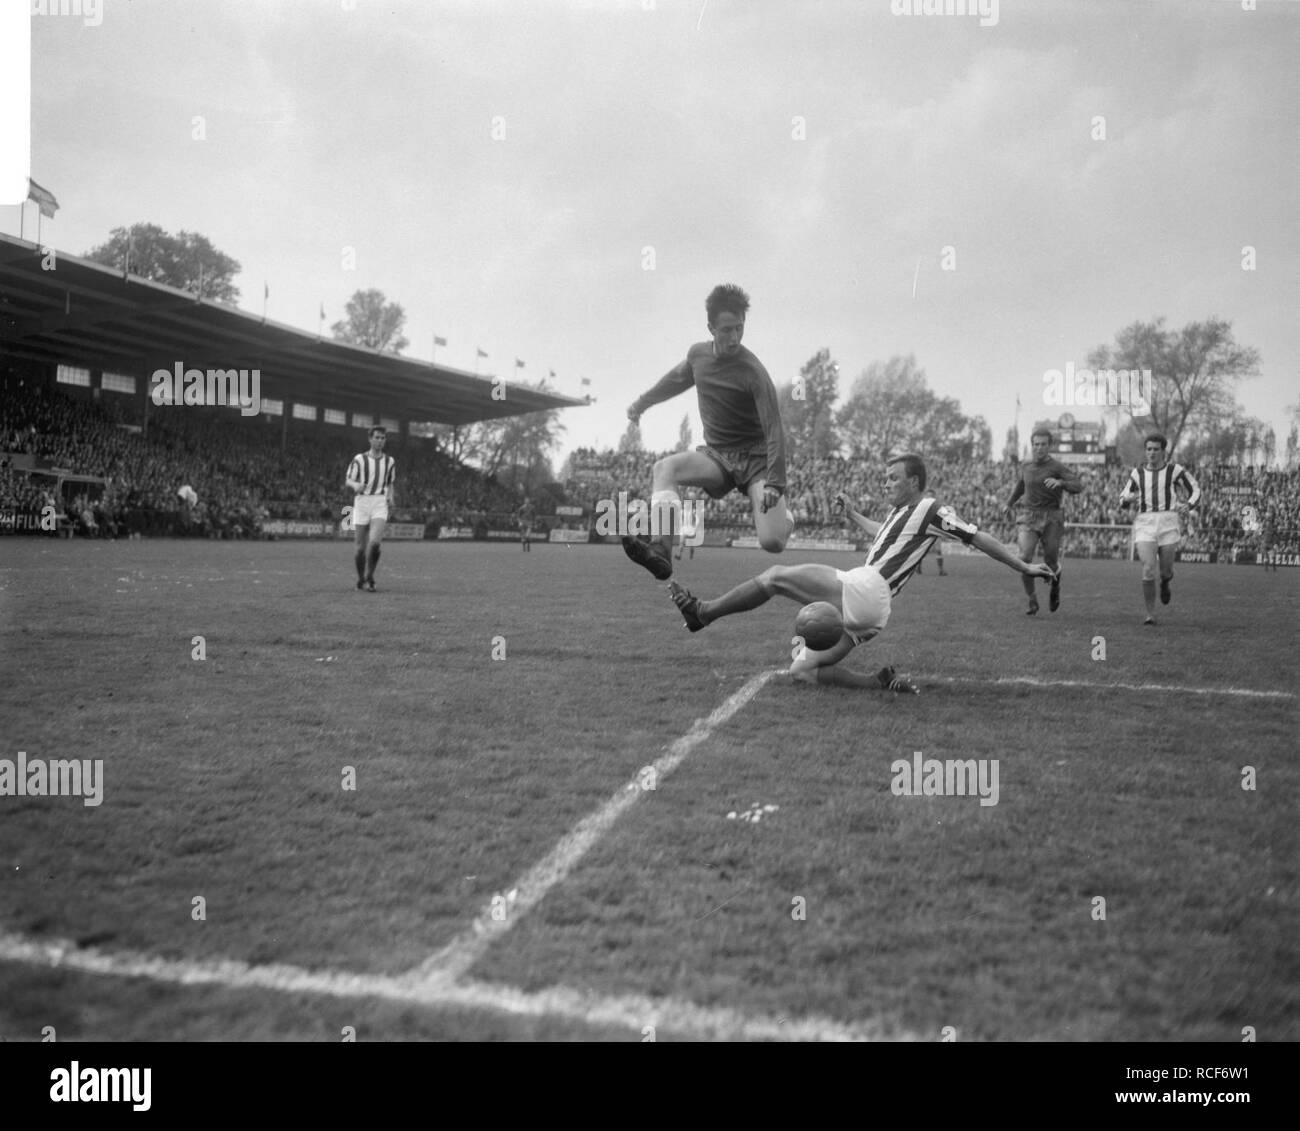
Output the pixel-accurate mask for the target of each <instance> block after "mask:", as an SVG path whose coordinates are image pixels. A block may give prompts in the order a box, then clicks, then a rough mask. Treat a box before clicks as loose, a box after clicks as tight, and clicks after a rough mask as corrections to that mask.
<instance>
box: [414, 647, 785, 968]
mask: <svg viewBox="0 0 1300 1131" xmlns="http://www.w3.org/2000/svg"><path fill="white" fill-rule="evenodd" d="M779 670H780V669H773V670H771V671H766V672H761V673H760V674H758V675H756V676H754V677H753V678H752V679H751V680H749V681H748V682H747V683H746V684H745V685H744V686H743V687H742V688H740V690H739V691H737V692H735V693H734V694H733V695H732V696H731V697H730V698H729V699H727V700H726V702H724V703H723V704H722V705H721V706H720V707H718V708H717V709H716V710H715V711H714V712H713V713H712V714H711V715H709V716H708V718H705V719H696V720H695V722H694V724H693V725H692V726H691V729H690V730H689V731H687V733H686V734H684V735H682V737H681V738H678V739H677V740H676V741H675V742H674V743H673V744H672V746H670V747H669V748H668V752H667V753H666V754H664V755H663V756H662V757H661V758H659V759H658V761H656V762H653V763H651V766H650V769H651V770H652V771H653V773H654V776H655V781H656V783H658V782H659V781H660V780H662V779H663V778H665V777H667V776H668V775H669V774H670V773H672V772H673V770H675V769H676V768H677V767H678V766H679V765H681V763H682V760H683V759H684V758H685V757H686V755H687V754H689V753H690V752H691V750H693V749H694V748H695V747H696V746H698V745H699V744H700V743H701V742H703V741H704V740H705V739H706V738H708V737H709V735H711V734H712V733H713V732H714V731H715V730H716V729H717V728H718V727H720V726H722V724H723V723H725V722H726V721H727V720H728V719H730V718H731V717H732V715H734V714H735V713H736V712H737V711H739V710H740V709H741V708H742V707H744V706H745V705H746V704H747V703H749V701H750V700H751V699H753V698H754V696H755V695H757V694H758V693H759V691H761V690H762V688H763V687H764V685H766V684H767V683H768V681H769V680H771V679H772V678H774V677H775V676H776V675H777V674H778V673H779ZM642 773H644V770H640V771H638V774H637V777H636V778H633V780H632V781H630V782H628V783H627V784H626V785H624V786H622V787H621V788H620V789H619V791H618V792H617V793H615V794H614V796H613V797H611V798H610V799H609V800H608V801H606V802H605V804H604V805H602V806H601V807H600V808H599V809H597V810H596V811H595V812H594V813H590V814H588V815H587V816H586V817H584V818H583V819H582V820H581V821H579V822H578V823H577V824H576V825H574V826H573V828H571V829H570V830H569V831H568V832H567V833H566V834H565V835H564V836H563V837H562V838H561V839H560V842H559V843H558V844H557V845H556V846H555V847H554V848H553V849H551V851H550V852H548V853H547V854H546V856H544V857H543V858H542V859H541V860H540V861H538V862H537V863H536V864H534V865H533V866H532V867H531V868H529V869H528V871H527V872H525V873H524V874H523V875H522V876H520V877H519V879H517V880H516V881H515V882H514V883H513V884H509V885H507V887H506V889H505V893H504V894H498V895H495V896H493V898H492V900H491V902H489V903H488V904H487V905H486V906H485V907H483V908H481V909H480V911H479V913H478V915H476V916H475V918H474V921H473V922H472V923H470V925H469V926H468V927H467V928H466V929H465V930H463V931H461V932H460V934H458V935H457V936H456V937H455V938H454V939H452V940H451V942H449V943H447V945H446V946H444V947H442V948H441V949H440V950H438V951H437V952H436V953H435V954H433V955H432V956H431V957H429V958H428V959H426V960H425V961H424V962H422V963H421V964H420V965H419V966H417V967H416V968H415V969H414V970H413V971H411V974H412V975H413V976H414V977H417V978H426V979H431V980H435V981H439V982H443V983H447V984H450V983H451V982H453V981H455V980H456V979H457V978H460V977H461V976H462V975H464V974H465V973H466V972H467V971H468V970H469V969H470V968H471V967H472V966H473V965H474V964H475V963H476V962H477V961H478V960H479V959H480V958H481V957H482V956H483V953H484V952H485V951H486V950H487V949H488V947H490V946H491V945H492V944H493V943H494V942H495V941H496V940H497V939H498V938H500V937H501V936H502V935H503V934H505V932H506V931H508V930H509V929H510V928H511V927H513V926H514V925H515V924H516V923H517V922H518V921H519V920H520V919H522V918H523V917H524V915H525V914H527V913H528V912H529V911H530V910H532V908H534V907H535V906H537V904H538V903H540V902H541V900H542V898H543V897H544V896H545V895H546V893H547V892H548V891H550V890H551V888H553V887H554V886H555V885H556V884H558V883H559V882H560V881H561V880H563V879H564V878H565V877H566V876H567V875H568V874H569V872H571V871H572V870H573V868H574V866H575V865H576V864H577V863H578V861H579V860H581V859H582V858H583V856H585V855H586V854H587V853H588V852H589V851H590V850H591V848H592V847H593V846H594V845H595V844H596V842H597V841H599V840H600V838H601V837H603V836H604V835H605V834H606V833H607V832H608V831H609V830H610V829H611V828H612V827H613V825H614V822H615V821H617V820H618V819H619V817H621V816H622V815H623V814H624V813H626V812H627V810H628V809H630V808H631V807H632V806H633V805H635V804H636V802H637V801H638V800H639V799H640V797H641V796H642V794H644V793H646V792H647V791H646V790H645V789H643V788H642V785H641V782H640V780H639V779H640V776H641V774H642Z"/></svg>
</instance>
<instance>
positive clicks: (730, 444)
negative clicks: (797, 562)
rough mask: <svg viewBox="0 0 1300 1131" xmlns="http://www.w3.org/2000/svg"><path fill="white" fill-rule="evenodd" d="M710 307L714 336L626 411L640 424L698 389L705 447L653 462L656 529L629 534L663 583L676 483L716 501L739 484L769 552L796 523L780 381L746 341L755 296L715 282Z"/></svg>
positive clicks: (633, 548) (675, 517)
mask: <svg viewBox="0 0 1300 1131" xmlns="http://www.w3.org/2000/svg"><path fill="white" fill-rule="evenodd" d="M704 308H705V312H706V314H707V315H708V327H709V334H710V335H711V336H712V340H711V341H707V342H699V343H697V344H696V345H693V346H691V348H690V349H689V350H687V351H686V359H685V360H684V361H683V362H681V363H680V364H679V365H677V366H675V367H674V368H673V369H671V370H670V371H669V372H668V373H667V374H665V375H664V377H663V378H662V379H661V380H660V381H659V383H658V384H656V385H655V386H654V388H652V389H650V391H649V392H647V393H644V394H642V395H641V396H640V397H638V398H637V399H636V400H635V401H634V402H633V403H632V406H631V408H629V409H628V410H627V416H628V419H629V420H631V421H632V423H633V424H636V423H637V422H638V421H639V420H640V419H641V414H642V413H643V412H645V410H646V409H648V408H649V407H650V406H651V405H657V404H660V403H661V402H663V401H666V400H669V399H671V398H672V397H675V396H677V394H678V393H684V392H685V391H686V390H687V389H689V388H690V387H691V386H692V385H694V386H695V390H696V392H697V394H698V395H699V405H700V421H701V423H702V424H703V425H704V445H703V446H701V447H700V448H698V449H696V450H695V451H693V452H678V453H676V454H675V455H671V456H666V457H665V458H663V459H661V460H659V461H658V462H657V463H656V464H655V466H654V483H653V488H652V491H653V493H652V494H651V496H650V509H651V514H652V516H653V517H654V519H657V520H658V522H657V525H658V530H657V531H656V532H655V533H652V534H650V535H643V536H641V537H629V536H624V538H623V549H624V550H625V551H626V553H627V556H628V557H629V558H631V559H632V560H633V561H634V562H636V563H637V564H638V565H642V566H645V568H646V569H648V570H649V571H650V572H651V573H652V574H654V576H655V578H656V579H658V580H659V581H667V580H668V578H670V577H672V575H673V563H672V544H673V535H674V533H676V532H677V531H680V529H681V510H682V501H681V496H680V495H678V493H677V488H678V487H703V488H704V490H705V491H706V492H707V493H708V495H709V496H710V497H711V498H714V499H721V498H723V497H724V496H726V495H728V494H729V493H730V492H731V491H733V490H736V491H739V492H741V494H743V495H747V496H748V497H749V501H750V503H751V505H752V506H753V508H754V526H755V528H756V529H757V531H758V543H759V545H760V546H762V547H763V549H765V550H767V551H768V553H772V554H779V553H780V552H781V551H782V550H784V549H785V544H786V541H787V540H788V539H789V537H790V531H791V530H792V529H793V528H794V521H793V520H792V519H791V517H790V511H789V509H788V508H787V507H786V504H785V500H784V499H783V498H782V497H781V496H782V495H783V494H784V493H785V487H786V482H785V431H784V429H783V428H782V425H781V411H780V405H779V403H778V401H777V395H776V386H774V385H773V384H772V378H771V377H769V376H768V374H767V370H766V369H764V368H763V363H762V362H761V361H759V360H758V358H756V357H755V356H754V355H753V354H752V353H750V352H749V350H747V349H746V348H745V347H744V346H742V345H741V344H740V339H741V338H742V337H743V336H744V333H745V315H746V313H747V312H748V310H749V296H748V295H747V294H745V292H744V291H742V290H741V289H740V288H739V287H737V286H735V285H734V284H732V283H726V284H723V285H721V286H717V287H714V288H713V290H712V292H710V294H709V297H708V298H707V299H706V300H705V303H704ZM665 526H667V527H668V529H667V530H665V529H664V527H665Z"/></svg>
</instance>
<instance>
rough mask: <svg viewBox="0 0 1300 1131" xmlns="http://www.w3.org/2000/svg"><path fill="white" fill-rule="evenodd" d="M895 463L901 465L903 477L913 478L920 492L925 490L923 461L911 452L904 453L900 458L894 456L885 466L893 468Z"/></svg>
mask: <svg viewBox="0 0 1300 1131" xmlns="http://www.w3.org/2000/svg"><path fill="white" fill-rule="evenodd" d="M896 463H901V464H902V465H903V475H904V477H906V478H908V479H910V478H912V477H913V476H915V477H916V485H917V487H918V488H919V489H920V490H922V491H924V490H925V460H923V459H922V458H921V457H920V456H918V455H914V454H913V453H911V452H906V453H904V454H903V455H901V456H894V457H893V458H892V459H890V460H888V461H887V462H886V463H885V466H886V467H893V466H894V464H896Z"/></svg>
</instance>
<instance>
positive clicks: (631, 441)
mask: <svg viewBox="0 0 1300 1131" xmlns="http://www.w3.org/2000/svg"><path fill="white" fill-rule="evenodd" d="M618 450H619V451H620V452H639V451H642V450H643V449H642V447H641V426H640V425H639V424H633V423H632V421H630V420H629V421H628V422H627V431H626V432H624V433H623V438H622V439H621V440H619V442H618Z"/></svg>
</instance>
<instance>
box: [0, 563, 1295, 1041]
mask: <svg viewBox="0 0 1300 1131" xmlns="http://www.w3.org/2000/svg"><path fill="white" fill-rule="evenodd" d="M0 546H2V548H0V553H2V554H3V558H0V602H2V605H0V627H2V628H3V637H2V639H0V684H2V686H3V689H4V690H3V699H4V710H3V722H2V723H0V729H2V730H3V743H2V744H0V758H5V759H9V760H11V761H14V760H16V758H17V755H18V752H19V751H23V752H25V754H26V756H27V759H28V760H29V762H30V761H31V760H33V759H45V760H48V761H52V760H55V759H66V758H82V759H102V761H103V776H102V780H103V799H102V804H100V805H97V806H87V805H84V804H83V802H82V799H80V798H77V797H31V796H0V1037H3V1038H5V1039H8V1040H39V1039H40V1036H41V1032H42V1029H43V1028H44V1027H46V1026H53V1027H55V1029H56V1031H57V1033H58V1039H59V1040H76V1039H98V1040H134V1039H154V1040H157V1039H162V1040H174V1039H186V1040H195V1039H221V1040H243V1039H266V1038H270V1039H313V1040H331V1041H336V1040H338V1039H339V1034H340V1031H341V1030H342V1029H343V1027H345V1026H353V1027H355V1028H356V1030H357V1033H358V1035H359V1036H360V1037H362V1038H364V1039H369V1040H384V1039H391V1040H410V1039H575V1040H591V1039H596V1040H630V1041H641V1040H643V1039H645V1038H646V1036H647V1034H648V1030H647V1028H646V1027H647V1026H653V1027H654V1030H655V1034H654V1035H655V1038H656V1039H658V1040H665V1039H673V1038H698V1037H723V1038H726V1037H731V1038H742V1039H743V1038H746V1037H754V1036H758V1037H763V1036H774V1037H783V1036H787V1035H789V1036H812V1037H818V1036H845V1035H848V1036H867V1037H870V1036H881V1037H885V1038H918V1039H925V1040H938V1039H939V1038H940V1035H941V1033H942V1032H943V1030H944V1029H945V1027H952V1028H953V1029H955V1030H956V1033H957V1036H958V1039H960V1040H967V1039H970V1040H1085V1041H1102V1040H1173V1041H1206V1040H1227V1041H1239V1040H1240V1039H1241V1030H1242V1028H1243V1027H1244V1026H1253V1027H1254V1028H1255V1030H1256V1032H1257V1034H1258V1039H1260V1040H1295V1039H1297V1037H1298V1036H1300V1032H1298V1031H1297V1016H1298V1013H1300V1010H1298V1004H1300V963H1298V961H1297V957H1296V947H1295V940H1296V938H1297V937H1300V916H1298V915H1297V867H1298V862H1300V857H1298V854H1297V839H1296V808H1295V805H1296V797H1297V796H1298V795H1300V789H1298V786H1300V772H1298V771H1297V766H1296V745H1297V744H1296V737H1297V727H1296V723H1297V703H1296V699H1295V694H1296V690H1297V688H1296V683H1297V679H1296V665H1295V658H1294V657H1295V638H1296V625H1297V615H1296V614H1297V604H1298V603H1300V602H1298V600H1297V597H1298V594H1300V584H1298V583H1300V575H1297V574H1296V573H1295V572H1286V571H1284V572H1281V573H1265V572H1263V571H1262V570H1259V569H1248V568H1244V567H1243V568H1230V567H1217V566H1197V565H1181V566H1179V567H1178V572H1177V575H1176V577H1175V581H1174V602H1173V604H1172V605H1171V606H1169V608H1167V609H1162V610H1160V611H1159V612H1160V616H1161V623H1160V625H1159V626H1158V627H1156V628H1154V629H1152V628H1144V627H1143V626H1142V624H1141V613H1142V606H1141V595H1140V587H1139V581H1138V567H1137V566H1136V565H1135V564H1127V563H1117V562H1092V561H1073V560H1068V561H1067V572H1066V575H1065V590H1064V604H1063V607H1062V609H1061V611H1060V612H1059V613H1057V614H1055V615H1051V614H1049V613H1048V611H1047V608H1046V601H1045V600H1044V602H1043V611H1042V613H1041V614H1040V615H1039V616H1038V617H1035V618H1028V617H1025V616H1024V615H1023V612H1022V604H1023V595H1022V593H1021V589H1020V584H1019V581H1018V579H1017V578H1016V577H1015V576H1013V575H1012V573H1011V572H1010V571H1008V570H1007V569H1005V567H1002V566H999V565H997V564H996V563H993V562H991V561H988V560H986V559H983V558H971V557H952V558H950V559H949V571H950V576H948V577H944V578H940V577H937V576H935V575H934V573H933V567H932V566H931V565H928V564H927V570H926V573H925V574H924V575H922V576H919V577H915V578H913V580H912V581H911V582H910V583H909V584H908V586H907V588H906V589H905V590H904V591H903V593H902V594H901V595H900V596H899V598H898V599H897V600H896V601H895V603H894V613H893V619H892V620H891V622H890V625H889V627H888V628H887V629H886V630H885V632H884V633H883V634H882V635H881V636H880V637H879V638H877V639H876V640H875V641H873V642H872V643H871V644H869V645H867V646H866V647H865V648H864V649H861V650H860V651H859V654H857V655H854V656H851V657H850V658H849V661H848V664H849V666H851V667H855V668H856V669H857V670H864V671H875V670H876V669H877V668H878V667H879V666H880V665H881V664H883V663H886V662H888V663H893V664H895V665H897V667H898V669H899V671H900V672H907V673H911V674H912V676H913V677H914V679H916V681H917V682H918V683H919V685H920V686H921V689H922V694H921V695H920V696H915V697H913V696H894V695H891V694H887V693H884V692H859V691H848V690H839V689H820V688H809V687H805V686H801V685H793V684H792V683H791V682H790V681H789V679H788V678H786V677H784V676H782V675H771V676H769V677H767V678H766V679H764V678H762V677H763V675H764V673H770V672H773V671H775V670H776V669H778V668H781V667H782V666H783V664H788V661H789V655H790V637H791V629H792V624H793V619H794V613H795V611H796V610H795V606H794V605H793V604H792V603H790V602H788V601H780V600H777V601H773V602H771V603H769V604H768V605H767V606H765V607H763V608H762V609H760V610H758V611H756V612H754V613H751V614H749V615H747V616H744V617H736V618H732V619H729V620H726V621H723V622H720V623H718V624H716V625H713V626H710V628H709V629H708V630H707V631H705V632H703V633H700V634H698V635H694V636H692V635H690V634H688V633H686V632H685V631H684V629H683V628H682V626H681V621H680V618H679V616H678V614H677V612H676V610H675V609H674V608H673V607H672V605H671V603H670V602H669V600H668V598H667V596H666V594H665V587H664V586H663V585H660V584H657V583H655V582H654V581H652V580H651V579H650V577H649V575H648V574H646V573H644V572H643V571H641V570H639V569H637V568H636V567H635V566H633V565H631V564H630V563H629V562H628V561H627V560H626V559H625V558H624V556H623V555H622V553H621V552H620V551H619V550H618V549H617V548H612V547H577V548H566V547H562V546H541V547H537V548H536V549H535V550H534V552H533V553H531V554H529V555H523V554H521V553H520V552H519V548H518V546H517V545H504V546H498V545H478V544H441V545H439V544H390V545H388V546H386V547H385V551H384V558H383V560H382V562H381V564H380V569H379V575H378V576H379V583H380V592H379V593H377V594H374V595H370V594H363V593H359V592H357V591H356V590H355V589H353V587H352V577H351V576H350V575H351V573H352V566H351V553H350V548H349V547H348V546H346V545H342V544H339V545H323V544H315V543H285V542H279V543H202V542H174V541H146V542H117V543H84V542H62V541H37V540H26V539H19V538H10V539H5V540H4V542H3V543H2V544H0ZM806 560H814V557H813V555H808V554H801V553H788V554H786V555H783V557H782V558H781V559H773V558H772V557H770V556H768V555H765V554H762V553H760V552H758V551H741V550H705V551H703V552H701V553H700V554H699V555H697V557H696V559H695V560H694V561H693V562H690V561H688V562H685V563H683V564H682V565H681V566H680V567H679V578H680V580H682V581H683V582H684V583H685V584H686V585H688V586H689V587H690V588H691V589H692V590H693V591H695V592H696V593H699V594H701V595H704V596H715V595H717V593H719V592H721V591H722V590H724V589H726V588H729V587H730V586H732V585H734V584H736V583H737V582H739V581H741V580H743V579H744V578H745V577H747V576H749V575H751V574H753V573H755V572H757V571H758V570H760V569H762V568H765V567H766V566H767V565H770V564H773V562H774V561H787V562H797V561H806ZM826 560H832V561H833V562H834V564H837V565H840V566H841V568H847V567H848V566H850V565H853V564H856V563H857V561H859V560H860V559H858V558H857V557H855V556H851V555H829V556H827V557H826ZM198 636H201V637H203V649H204V651H205V655H206V658H204V659H201V660H200V659H194V658H193V656H194V653H195V650H196V648H197V645H196V644H195V642H194V638H195V637H198ZM1103 649H1104V659H1103V658H1099V657H1100V656H1101V654H1102V652H1103ZM999 681H1004V682H999ZM1016 681H1019V682H1016ZM1031 681H1039V682H1037V683H1035V682H1031ZM1153 686H1154V687H1155V688H1157V689H1152V688H1153ZM1259 693H1262V694H1259ZM720 708H725V710H723V711H719V709H720ZM715 712H719V714H717V715H715ZM723 715H725V717H722V716H723ZM711 716H712V720H711ZM915 751H922V752H923V755H924V757H925V758H928V759H929V758H933V759H940V760H943V759H976V760H985V761H986V763H991V762H992V761H993V760H996V761H997V764H998V771H999V793H998V799H997V804H996V805H981V804H980V802H979V799H978V798H976V797H971V796H956V797H954V796H912V797H909V796H898V795H896V794H895V793H894V792H893V791H892V790H891V781H892V780H893V779H894V774H893V772H892V771H891V763H893V762H894V761H895V760H898V759H904V760H907V761H909V762H910V761H911V759H912V757H913V753H914V752H915ZM665 757H668V759H669V762H667V763H664V762H660V763H659V769H658V771H656V772H655V773H653V774H647V773H646V772H645V768H646V767H648V766H651V765H652V764H655V763H656V762H657V760H660V759H663V758H665ZM678 760H680V764H679V765H675V768H672V769H671V772H667V770H666V768H665V767H668V766H671V765H672V764H673V763H675V762H676V761H678ZM1244 767H1253V768H1254V774H1255V779H1256V788H1254V789H1252V790H1247V789H1243V788H1242V784H1243V768H1244ZM349 768H351V769H350V771H349ZM349 772H351V773H352V774H353V775H354V777H355V788H344V786H345V784H350V783H349V782H348V780H347V779H348V775H349ZM652 778H653V781H652V780H651V779H652ZM647 784H653V785H654V788H653V789H649V788H644V787H645V786H646V785H647ZM616 798H617V799H619V800H617V801H616V800H615V799H616ZM755 805H758V806H763V807H765V806H775V807H776V808H774V809H767V810H766V811H765V812H764V815H763V817H762V820H761V821H748V820H743V819H741V816H740V815H741V814H743V813H744V812H745V811H746V810H750V809H751V807H753V806H755ZM593 814H595V815H597V820H596V823H595V824H594V825H593V824H582V823H583V822H585V821H587V820H588V818H590V817H592V815H593ZM729 814H735V816H730V817H729ZM575 827H577V829H578V832H577V834H575V835H571V831H572V830H575ZM557 846H558V847H557ZM200 897H201V900H202V905H201V906H202V915H203V917H202V918H196V915H198V914H199V912H198V911H196V904H195V900H196V899H197V898H200ZM1099 897H1100V898H1101V899H1104V901H1105V903H1104V915H1105V917H1104V919H1102V918H1100V912H1099V910H1098V909H1099V907H1100V905H1099V904H1098V903H1097V902H1096V900H1097V899H1098V898H1099Z"/></svg>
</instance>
